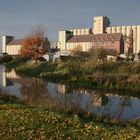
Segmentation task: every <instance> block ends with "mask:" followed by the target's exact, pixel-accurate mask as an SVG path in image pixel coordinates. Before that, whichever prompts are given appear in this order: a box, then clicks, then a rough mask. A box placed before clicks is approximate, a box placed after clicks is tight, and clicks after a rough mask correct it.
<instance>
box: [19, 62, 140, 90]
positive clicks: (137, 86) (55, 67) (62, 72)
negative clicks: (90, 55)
mask: <svg viewBox="0 0 140 140" xmlns="http://www.w3.org/2000/svg"><path fill="white" fill-rule="evenodd" d="M16 72H17V73H18V74H22V75H27V76H33V77H41V78H44V79H46V80H49V81H52V82H60V83H65V84H67V85H74V86H76V87H80V86H81V87H85V88H89V89H92V88H96V89H105V90H106V89H107V90H128V91H132V92H140V63H131V62H102V63H97V62H95V61H91V62H87V61H79V60H71V61H67V62H55V63H50V62H42V63H39V64H22V65H19V66H18V67H16Z"/></svg>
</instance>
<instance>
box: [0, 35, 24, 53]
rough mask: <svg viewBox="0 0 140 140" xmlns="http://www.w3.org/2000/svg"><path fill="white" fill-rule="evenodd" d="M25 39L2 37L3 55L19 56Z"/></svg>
mask: <svg viewBox="0 0 140 140" xmlns="http://www.w3.org/2000/svg"><path fill="white" fill-rule="evenodd" d="M22 41H23V39H15V37H14V36H2V53H3V54H8V55H13V56H15V55H18V54H19V51H20V49H21V43H22Z"/></svg>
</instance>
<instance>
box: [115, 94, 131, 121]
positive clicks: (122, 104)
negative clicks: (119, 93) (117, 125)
mask: <svg viewBox="0 0 140 140" xmlns="http://www.w3.org/2000/svg"><path fill="white" fill-rule="evenodd" d="M131 105H132V101H131V99H130V97H127V96H126V97H121V98H120V99H119V102H118V107H117V109H116V111H115V113H114V118H116V119H117V120H120V118H122V114H123V112H124V110H125V108H127V107H131Z"/></svg>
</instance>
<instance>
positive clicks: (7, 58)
mask: <svg viewBox="0 0 140 140" xmlns="http://www.w3.org/2000/svg"><path fill="white" fill-rule="evenodd" d="M12 60H13V57H11V56H10V55H4V56H3V57H1V58H0V63H7V62H10V61H12Z"/></svg>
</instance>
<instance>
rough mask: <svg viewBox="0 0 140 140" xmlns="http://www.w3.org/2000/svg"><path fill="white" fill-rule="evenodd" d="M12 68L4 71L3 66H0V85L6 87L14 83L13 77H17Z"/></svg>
mask: <svg viewBox="0 0 140 140" xmlns="http://www.w3.org/2000/svg"><path fill="white" fill-rule="evenodd" d="M18 78H19V76H17V75H16V73H15V71H14V70H11V71H6V68H5V67H4V66H0V86H2V87H7V86H11V85H14V82H13V79H18Z"/></svg>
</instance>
